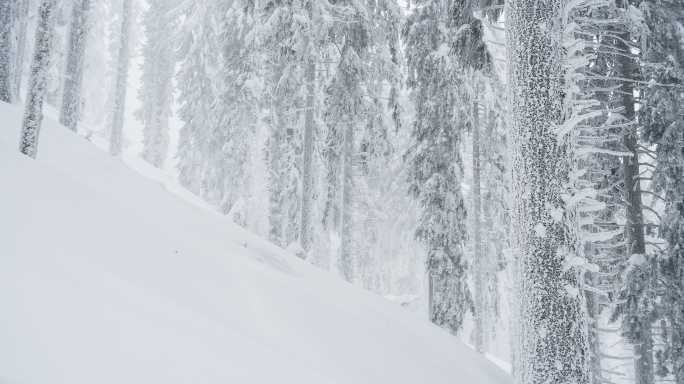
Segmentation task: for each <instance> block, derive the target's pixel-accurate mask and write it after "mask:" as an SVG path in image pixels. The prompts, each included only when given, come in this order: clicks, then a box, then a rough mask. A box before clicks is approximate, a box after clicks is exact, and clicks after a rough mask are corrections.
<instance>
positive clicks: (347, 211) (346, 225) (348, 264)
mask: <svg viewBox="0 0 684 384" xmlns="http://www.w3.org/2000/svg"><path fill="white" fill-rule="evenodd" d="M353 147H354V126H353V123H352V122H348V123H347V126H346V127H345V131H344V140H343V144H342V196H341V197H342V199H341V201H342V202H341V204H340V211H341V215H340V226H339V227H340V256H339V269H340V272H341V273H342V276H343V277H344V279H345V280H347V281H349V282H351V281H352V279H353V265H352V255H351V248H352V239H351V235H352V223H351V220H352V212H351V210H352V207H351V204H352V198H351V193H352V184H353V176H352V171H353V167H352V159H353Z"/></svg>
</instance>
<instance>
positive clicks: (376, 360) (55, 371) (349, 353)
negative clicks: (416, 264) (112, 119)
mask: <svg viewBox="0 0 684 384" xmlns="http://www.w3.org/2000/svg"><path fill="white" fill-rule="evenodd" d="M20 120H21V110H20V109H19V108H18V107H16V106H10V105H7V104H1V103H0V123H1V124H0V125H1V128H2V129H0V176H1V177H2V190H1V192H0V196H2V198H0V311H1V312H0V313H1V315H0V383H51V384H54V383H70V384H76V383H88V384H92V383H118V384H120V383H165V384H170V383H273V382H281V383H298V384H302V383H303V384H306V383H312V384H314V383H315V384H323V383H349V384H362V383H374V384H377V383H392V384H401V383H407V384H408V383H411V384H415V383H431V384H439V383H449V384H453V383H464V384H500V383H508V382H509V381H510V380H509V378H508V376H507V375H506V374H505V373H504V372H503V371H501V370H500V369H499V368H497V367H496V366H495V365H494V364H492V363H491V362H489V361H487V360H486V359H484V358H483V357H481V356H479V355H478V354H477V353H475V352H474V351H472V350H471V349H469V348H467V347H466V346H464V345H463V344H461V343H460V342H459V341H457V340H456V339H455V338H453V337H451V336H449V335H448V334H446V333H445V332H444V331H442V330H440V329H438V328H437V327H435V326H433V325H431V324H429V323H428V322H427V321H426V320H425V319H421V318H417V317H416V316H415V315H412V314H410V313H408V312H406V311H404V310H402V309H401V308H400V307H399V306H398V305H396V304H393V303H390V302H388V301H386V300H384V299H383V298H381V297H377V296H375V295H373V294H371V293H368V292H365V291H362V290H360V289H358V288H356V287H353V286H351V285H349V284H347V283H345V282H343V281H341V280H340V279H338V278H336V277H334V276H332V275H331V274H329V273H326V272H323V271H319V270H316V269H315V268H313V267H311V266H309V265H307V264H306V263H304V262H302V261H300V260H298V259H297V258H295V257H293V256H291V255H289V254H287V253H286V252H285V251H283V250H282V249H280V248H278V247H275V246H273V245H271V244H269V243H267V242H266V241H264V240H261V239H259V238H257V237H256V236H254V235H251V234H250V233H248V232H246V231H244V230H242V229H241V228H239V227H237V226H235V225H233V224H231V223H230V222H229V221H228V220H227V219H226V218H224V217H222V216H219V215H217V214H214V213H212V212H210V211H207V210H206V209H203V208H201V207H197V206H195V205H192V204H188V202H187V201H185V200H183V199H180V198H179V197H177V196H175V195H174V194H172V193H169V192H168V191H166V190H165V187H164V185H163V184H162V183H160V182H159V181H158V180H157V181H155V180H151V179H149V178H146V177H142V176H140V175H139V174H138V173H136V172H135V171H133V170H131V169H130V168H129V167H128V166H127V165H126V164H124V163H123V162H122V161H121V160H120V159H116V158H112V157H110V156H108V155H107V154H105V153H103V152H102V151H100V150H99V149H97V148H96V147H95V146H93V145H92V144H91V143H89V142H88V141H86V140H84V139H83V138H80V137H78V136H76V135H74V134H73V133H71V132H69V131H68V130H66V129H65V128H63V127H61V126H58V125H57V124H56V123H54V122H53V121H52V120H50V119H47V120H46V121H45V123H44V127H43V132H42V134H41V138H40V144H39V149H38V159H37V160H35V161H33V160H31V159H29V158H27V157H24V156H22V155H20V154H19V153H18V151H17V143H18V131H19V126H20V123H21V121H20Z"/></svg>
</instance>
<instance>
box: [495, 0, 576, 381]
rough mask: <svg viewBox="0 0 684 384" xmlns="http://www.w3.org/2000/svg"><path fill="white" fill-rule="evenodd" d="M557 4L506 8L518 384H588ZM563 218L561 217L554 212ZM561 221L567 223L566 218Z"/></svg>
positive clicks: (520, 1)
mask: <svg viewBox="0 0 684 384" xmlns="http://www.w3.org/2000/svg"><path fill="white" fill-rule="evenodd" d="M563 6H564V4H563V2H562V1H559V0H543V1H540V0H509V1H508V2H507V4H506V11H505V14H506V41H507V45H508V65H509V67H508V86H509V89H510V97H509V102H510V110H509V112H510V114H511V118H510V127H511V137H512V164H513V165H512V169H513V190H512V196H511V197H512V202H513V210H512V212H513V226H512V227H513V238H514V247H515V251H516V252H518V253H519V261H518V263H519V267H518V273H519V274H520V283H519V284H520V285H519V291H520V292H519V294H520V309H519V316H520V317H519V319H518V323H519V325H518V327H519V330H518V332H517V335H516V336H517V338H518V339H517V340H516V343H517V344H518V353H517V361H516V364H517V367H516V369H515V372H516V381H517V382H518V383H586V382H587V380H588V376H587V360H586V359H587V347H586V335H585V330H584V318H583V315H584V308H583V303H582V299H581V297H580V295H579V293H578V292H577V291H578V287H579V281H578V277H577V274H576V272H575V271H573V269H572V268H570V269H567V268H564V265H566V264H565V263H566V260H568V259H572V258H574V257H577V256H576V255H575V252H576V251H575V240H574V239H573V238H572V232H571V228H570V225H572V223H569V222H568V220H572V217H573V215H572V212H571V211H569V210H566V201H564V200H563V198H562V197H563V196H562V195H563V194H564V192H565V191H566V188H567V187H566V185H567V183H568V180H569V174H568V172H569V170H570V169H569V162H570V159H569V158H568V156H569V153H568V150H569V145H570V143H569V137H568V136H566V135H559V133H558V132H557V130H556V127H557V126H558V125H560V124H561V123H563V121H564V118H565V110H564V102H565V100H564V94H565V92H567V90H568V88H566V86H567V85H566V84H565V83H564V77H563V76H560V75H561V74H563V73H564V67H563V65H564V59H563V55H564V53H563V49H562V48H561V44H562V43H563V33H564V28H565V26H564V24H563V23H564V22H565V20H564V18H563V17H562V16H563V15H564V14H565V12H566V10H565V9H564V7H563ZM558 211H560V212H565V213H564V214H563V215H558V214H554V212H558ZM561 216H562V217H561Z"/></svg>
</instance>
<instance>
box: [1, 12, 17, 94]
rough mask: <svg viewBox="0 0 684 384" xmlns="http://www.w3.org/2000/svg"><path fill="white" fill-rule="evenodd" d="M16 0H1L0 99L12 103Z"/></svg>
mask: <svg viewBox="0 0 684 384" xmlns="http://www.w3.org/2000/svg"><path fill="white" fill-rule="evenodd" d="M15 9H16V0H0V101H4V102H5V103H11V102H12V101H13V98H14V95H13V94H12V88H13V85H12V82H13V78H12V72H13V71H12V67H13V64H14V63H13V62H12V51H13V49H12V34H13V31H14V24H15V20H16V18H15V15H14V10H15Z"/></svg>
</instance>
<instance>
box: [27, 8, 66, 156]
mask: <svg viewBox="0 0 684 384" xmlns="http://www.w3.org/2000/svg"><path fill="white" fill-rule="evenodd" d="M56 5H57V1H56V0H42V1H41V3H40V7H39V8H38V24H37V25H36V39H35V46H34V52H33V61H32V63H31V72H30V78H29V88H28V94H27V96H26V106H25V109H24V121H23V124H22V130H21V139H20V142H19V151H20V152H21V153H23V154H25V155H26V156H29V157H32V158H35V157H36V155H37V154H38V138H39V135H40V126H41V124H42V122H43V102H44V100H45V95H46V93H47V71H48V67H49V66H50V55H51V50H52V32H53V28H54V17H55V14H54V12H55V9H56Z"/></svg>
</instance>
